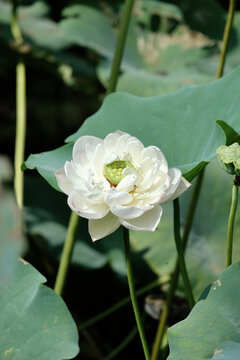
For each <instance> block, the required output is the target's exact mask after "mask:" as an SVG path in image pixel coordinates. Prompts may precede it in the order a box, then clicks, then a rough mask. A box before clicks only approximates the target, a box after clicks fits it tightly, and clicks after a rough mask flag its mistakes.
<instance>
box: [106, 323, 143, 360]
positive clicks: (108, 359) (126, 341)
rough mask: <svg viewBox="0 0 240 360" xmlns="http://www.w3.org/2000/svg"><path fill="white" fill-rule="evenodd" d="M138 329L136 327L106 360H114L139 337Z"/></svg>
mask: <svg viewBox="0 0 240 360" xmlns="http://www.w3.org/2000/svg"><path fill="white" fill-rule="evenodd" d="M137 333H138V329H137V326H135V327H134V328H133V329H132V331H131V332H130V333H129V334H128V335H127V336H126V337H125V339H124V340H123V341H122V342H121V343H120V344H119V345H118V346H117V347H116V348H115V349H114V350H113V351H112V352H111V353H110V354H109V355H108V356H107V357H105V358H104V360H111V359H114V358H115V357H116V356H117V355H118V354H119V353H120V352H121V351H122V350H123V349H124V348H125V347H126V346H127V345H128V344H129V343H130V342H131V341H132V340H133V339H134V338H135V336H136V335H137Z"/></svg>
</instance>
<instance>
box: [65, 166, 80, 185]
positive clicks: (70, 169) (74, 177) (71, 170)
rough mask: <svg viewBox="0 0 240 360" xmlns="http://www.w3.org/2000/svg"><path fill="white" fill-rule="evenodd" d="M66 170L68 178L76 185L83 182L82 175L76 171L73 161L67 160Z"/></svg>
mask: <svg viewBox="0 0 240 360" xmlns="http://www.w3.org/2000/svg"><path fill="white" fill-rule="evenodd" d="M64 171H65V174H66V176H67V178H68V180H69V181H70V182H71V183H72V184H73V186H74V187H75V185H76V186H77V185H78V184H79V183H81V182H82V179H81V177H80V176H79V175H78V174H77V172H76V171H75V168H74V165H73V162H72V161H71V162H69V161H66V162H65V165H64Z"/></svg>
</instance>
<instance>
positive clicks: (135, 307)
mask: <svg viewBox="0 0 240 360" xmlns="http://www.w3.org/2000/svg"><path fill="white" fill-rule="evenodd" d="M123 237H124V247H125V256H126V264H127V276H128V285H129V291H130V297H131V300H132V306H133V311H134V314H135V318H136V323H137V327H138V332H139V336H140V339H141V342H142V347H143V351H144V355H145V359H146V360H150V354H149V350H148V344H147V340H146V336H145V332H144V328H143V323H142V319H141V315H140V311H139V307H138V302H137V296H136V291H135V286H134V279H133V270H132V259H131V252H130V242H129V230H128V229H126V228H124V227H123Z"/></svg>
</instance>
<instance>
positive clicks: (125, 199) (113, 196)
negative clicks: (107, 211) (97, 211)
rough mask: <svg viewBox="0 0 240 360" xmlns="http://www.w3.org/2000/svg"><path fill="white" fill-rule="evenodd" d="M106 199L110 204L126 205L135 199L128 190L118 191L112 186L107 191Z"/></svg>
mask: <svg viewBox="0 0 240 360" xmlns="http://www.w3.org/2000/svg"><path fill="white" fill-rule="evenodd" d="M104 199H105V201H106V203H107V204H108V205H109V206H114V205H126V204H129V203H130V202H131V201H132V200H133V195H132V194H129V193H128V192H126V191H117V190H116V189H115V188H111V189H109V190H108V191H107V193H106V195H105V198H104Z"/></svg>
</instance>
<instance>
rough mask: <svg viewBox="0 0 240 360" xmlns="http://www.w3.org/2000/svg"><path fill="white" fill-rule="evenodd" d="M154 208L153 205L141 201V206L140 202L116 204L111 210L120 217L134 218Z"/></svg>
mask: <svg viewBox="0 0 240 360" xmlns="http://www.w3.org/2000/svg"><path fill="white" fill-rule="evenodd" d="M134 205H135V206H134ZM152 208H153V205H149V204H144V203H143V202H142V201H139V206H138V204H133V205H132V206H121V205H115V206H111V207H110V210H111V211H112V213H113V214H114V215H116V216H117V217H119V218H123V219H134V218H137V217H139V216H141V215H142V214H143V213H144V212H145V211H148V210H151V209H152Z"/></svg>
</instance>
